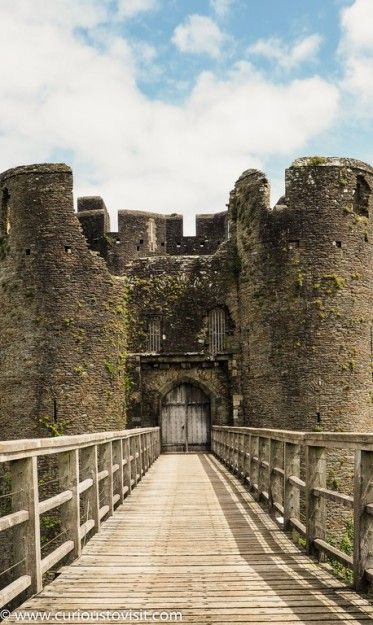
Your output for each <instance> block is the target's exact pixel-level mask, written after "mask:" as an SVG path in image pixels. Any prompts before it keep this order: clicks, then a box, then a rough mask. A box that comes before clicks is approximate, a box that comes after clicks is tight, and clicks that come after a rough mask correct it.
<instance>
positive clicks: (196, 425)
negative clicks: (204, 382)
mask: <svg viewBox="0 0 373 625" xmlns="http://www.w3.org/2000/svg"><path fill="white" fill-rule="evenodd" d="M160 425H161V437H162V449H163V450H164V451H204V450H206V449H208V448H209V446H210V429H211V402H210V398H209V397H208V395H206V393H205V392H204V391H203V390H202V389H201V388H200V387H199V386H197V385H196V384H193V383H190V382H182V383H179V384H178V385H176V386H174V387H173V388H171V389H170V390H169V391H168V393H166V394H165V396H164V397H163V400H162V406H161V423H160Z"/></svg>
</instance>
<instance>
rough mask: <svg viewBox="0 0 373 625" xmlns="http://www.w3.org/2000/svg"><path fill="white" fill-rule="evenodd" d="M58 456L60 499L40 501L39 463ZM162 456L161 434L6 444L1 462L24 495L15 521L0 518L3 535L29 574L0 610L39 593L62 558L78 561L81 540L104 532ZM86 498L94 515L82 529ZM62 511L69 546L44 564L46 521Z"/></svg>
mask: <svg viewBox="0 0 373 625" xmlns="http://www.w3.org/2000/svg"><path fill="white" fill-rule="evenodd" d="M51 454H54V455H55V456H56V459H57V472H58V479H57V483H58V484H59V487H60V489H61V492H59V493H57V494H55V495H53V496H51V497H49V498H47V499H44V500H43V501H39V484H38V465H37V459H38V457H39V456H50V455H51ZM159 454H160V430H159V428H158V427H156V428H137V429H134V430H122V431H119V432H117V431H115V432H99V433H94V434H84V435H79V436H61V437H56V438H52V439H49V438H48V439H30V440H18V441H3V442H0V462H3V463H4V462H6V463H9V465H7V466H9V469H10V476H11V489H10V490H11V493H13V494H14V493H17V496H14V497H13V498H12V511H11V512H10V514H7V515H6V516H3V517H0V532H2V531H6V530H8V529H9V528H14V529H13V531H14V532H15V533H16V536H15V540H14V541H13V543H14V556H15V558H14V559H15V560H16V561H17V562H24V563H25V564H24V569H25V570H23V571H22V574H21V575H20V576H19V577H18V578H17V579H16V580H15V581H13V582H11V583H10V584H8V586H6V587H5V588H3V589H2V590H1V591H0V608H1V607H3V606H4V605H6V604H7V603H8V602H9V601H11V600H13V599H15V598H16V597H17V596H18V595H20V594H21V593H23V592H24V591H25V590H27V592H28V593H29V594H34V593H36V592H39V591H40V590H41V589H42V585H43V582H42V580H43V575H44V574H45V573H46V572H47V571H49V570H50V569H51V568H52V567H54V566H55V565H57V564H58V563H59V562H60V561H61V560H62V558H69V559H70V560H73V559H75V558H77V557H79V556H80V553H81V549H82V540H83V539H84V540H85V541H86V540H87V536H88V535H89V534H90V533H96V532H98V531H99V530H100V527H101V524H102V522H103V521H104V520H105V519H106V518H107V517H109V516H111V515H112V514H113V512H114V509H115V507H116V506H117V505H120V503H121V502H123V500H124V498H125V497H127V496H128V495H129V494H130V493H131V490H132V488H134V487H135V486H136V484H137V483H138V482H139V481H140V479H141V478H142V476H143V475H145V473H146V472H147V471H148V470H149V468H150V466H151V465H152V464H153V462H154V461H155V460H156V458H157V457H158V456H159ZM99 464H100V470H99ZM80 470H81V471H82V473H83V478H84V479H82V480H80V477H79V472H80ZM81 497H84V498H85V500H84V501H85V502H86V503H87V510H88V511H89V515H90V516H89V518H88V519H86V520H85V522H83V523H81V520H80V508H81V505H80V504H81ZM55 508H59V510H60V520H61V530H62V531H61V534H63V536H64V542H63V543H62V544H61V545H59V546H57V547H56V548H55V549H54V550H53V551H52V552H51V553H49V554H48V555H47V556H45V557H44V558H43V559H42V557H41V546H40V541H41V537H40V516H41V515H43V514H45V513H46V512H48V511H50V510H53V509H55Z"/></svg>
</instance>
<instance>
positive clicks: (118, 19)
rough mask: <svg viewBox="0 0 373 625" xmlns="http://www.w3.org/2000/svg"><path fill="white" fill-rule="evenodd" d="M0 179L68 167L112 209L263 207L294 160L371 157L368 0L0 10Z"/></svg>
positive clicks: (372, 40) (372, 64)
mask: <svg viewBox="0 0 373 625" xmlns="http://www.w3.org/2000/svg"><path fill="white" fill-rule="evenodd" d="M0 23H1V26H2V36H1V38H0V72H1V74H0V76H1V80H0V161H1V162H0V171H3V170H6V169H8V168H10V167H13V166H16V165H21V164H29V163H37V162H65V163H67V164H68V165H70V166H71V167H72V168H73V172H74V194H75V197H77V196H79V195H101V196H102V197H103V198H104V200H105V203H106V205H107V207H108V209H109V211H110V214H111V217H112V228H113V229H115V227H116V213H117V211H118V210H119V209H125V208H127V209H128V208H129V209H139V210H150V211H155V212H161V213H173V212H177V213H183V214H184V215H185V217H184V226H185V233H186V234H192V233H193V228H194V225H193V224H194V220H195V214H196V213H206V212H216V211H221V210H224V209H225V204H226V203H227V201H228V198H229V191H230V190H231V189H232V188H233V186H234V183H235V181H236V180H237V178H238V177H239V176H240V174H241V173H242V172H243V171H244V170H245V169H248V168H252V167H254V168H258V169H261V170H263V171H265V172H266V174H267V175H268V177H269V179H270V182H271V186H272V202H273V204H275V203H276V201H277V199H278V197H279V196H280V195H281V194H282V193H283V188H284V170H285V168H286V167H288V166H289V165H290V164H291V162H292V161H293V160H294V159H295V158H297V157H299V156H306V155H315V154H317V155H329V156H349V157H354V158H359V159H361V160H364V161H367V162H370V163H372V162H373V141H372V128H373V0H198V1H197V0H32V1H30V0H1V1H0Z"/></svg>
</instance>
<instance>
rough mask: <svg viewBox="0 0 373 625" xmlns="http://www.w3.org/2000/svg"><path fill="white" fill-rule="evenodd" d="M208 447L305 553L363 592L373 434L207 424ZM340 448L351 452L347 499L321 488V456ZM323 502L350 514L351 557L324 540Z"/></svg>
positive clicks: (367, 571)
mask: <svg viewBox="0 0 373 625" xmlns="http://www.w3.org/2000/svg"><path fill="white" fill-rule="evenodd" d="M211 447H212V451H213V453H214V454H215V455H216V456H217V457H218V458H219V459H220V460H222V461H223V462H224V463H225V464H226V465H227V466H228V468H230V469H231V470H232V471H233V472H234V473H237V474H238V475H239V476H240V477H241V478H242V479H243V480H244V481H245V483H247V484H248V485H249V487H250V489H251V490H252V493H253V495H254V497H255V498H256V499H258V500H259V499H262V500H264V501H266V502H267V503H268V506H269V509H270V510H272V511H274V512H276V513H277V515H278V514H280V515H281V519H278V520H279V521H280V523H281V524H282V526H283V528H284V530H290V529H294V530H296V531H297V532H298V533H299V534H300V535H302V536H304V538H305V539H306V546H307V550H308V552H309V553H311V554H315V555H320V554H325V555H327V556H328V557H329V558H332V559H333V560H337V561H338V562H340V563H341V564H342V565H343V566H345V567H348V568H350V569H352V570H353V578H354V586H355V588H356V589H358V590H365V589H367V588H368V586H369V584H371V583H372V582H373V434H355V433H347V432H335V433H334V432H317V433H316V432H292V431H286V430H269V429H255V428H246V427H242V428H239V427H225V426H213V428H212V436H211ZM343 449H348V450H351V451H352V452H353V453H354V454H355V466H354V494H353V496H352V495H347V494H343V493H339V492H338V491H337V490H331V489H329V488H327V452H328V450H343ZM334 453H335V452H334ZM302 462H303V469H304V470H303V475H304V478H305V479H301V465H302ZM301 496H303V497H304V515H303V521H304V522H302V520H301ZM328 501H329V502H332V503H333V504H336V505H341V506H343V507H345V508H346V507H347V508H350V509H351V510H353V515H354V551H353V555H352V556H350V555H347V554H346V553H344V552H343V551H341V550H340V549H337V548H336V547H335V546H333V545H331V544H330V543H328V542H327V539H326V509H327V508H326V506H327V502H328Z"/></svg>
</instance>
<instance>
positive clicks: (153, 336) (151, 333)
mask: <svg viewBox="0 0 373 625" xmlns="http://www.w3.org/2000/svg"><path fill="white" fill-rule="evenodd" d="M148 351H149V352H153V353H154V352H156V353H158V352H160V351H161V320H160V318H159V317H154V318H153V319H150V320H149V324H148Z"/></svg>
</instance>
